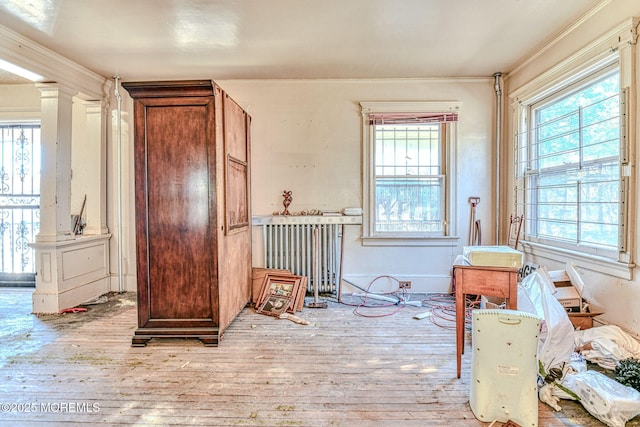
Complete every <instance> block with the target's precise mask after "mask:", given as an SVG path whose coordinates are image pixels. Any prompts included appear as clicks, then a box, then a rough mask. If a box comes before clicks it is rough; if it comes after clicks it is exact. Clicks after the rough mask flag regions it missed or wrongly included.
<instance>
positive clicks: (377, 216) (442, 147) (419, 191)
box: [361, 103, 459, 241]
mask: <svg viewBox="0 0 640 427" xmlns="http://www.w3.org/2000/svg"><path fill="white" fill-rule="evenodd" d="M444 104H446V105H444ZM361 105H362V111H363V128H364V131H363V136H364V138H365V139H364V142H363V146H364V153H365V156H364V158H365V160H364V161H365V185H364V188H365V195H364V197H365V203H364V204H365V206H364V219H365V221H364V222H365V226H364V237H365V239H366V238H369V239H395V240H402V239H405V240H412V239H413V240H414V241H415V240H416V239H426V238H432V239H433V238H438V237H445V236H448V234H449V229H448V224H449V220H448V216H449V212H450V209H449V207H448V204H447V202H448V200H449V197H450V195H449V194H448V192H449V189H450V185H451V183H450V173H451V170H450V166H451V165H450V164H449V161H448V159H449V158H450V157H449V147H450V146H451V141H452V138H453V136H454V135H455V124H456V122H457V119H458V108H459V106H458V105H455V104H453V103H408V104H407V103H361Z"/></svg>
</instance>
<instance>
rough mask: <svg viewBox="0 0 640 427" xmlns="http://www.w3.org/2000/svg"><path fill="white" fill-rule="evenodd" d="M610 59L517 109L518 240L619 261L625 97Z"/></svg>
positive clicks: (623, 232) (622, 237)
mask: <svg viewBox="0 0 640 427" xmlns="http://www.w3.org/2000/svg"><path fill="white" fill-rule="evenodd" d="M620 82H621V73H620V66H619V62H618V60H617V57H615V56H612V57H610V58H608V59H607V60H604V61H600V62H599V63H597V64H596V65H593V66H591V67H589V68H585V69H583V70H580V72H579V73H575V74H574V75H573V76H572V77H568V78H566V79H564V80H563V81H561V82H559V83H558V84H556V85H555V87H554V88H553V90H547V91H546V93H544V95H541V96H539V97H538V98H537V99H532V100H530V101H529V102H526V103H524V104H523V105H521V108H520V133H519V134H518V138H517V145H516V169H515V172H516V187H517V188H516V190H517V191H516V204H517V206H516V210H517V211H519V213H521V214H523V215H524V218H525V227H524V240H525V241H526V242H529V243H531V244H534V245H536V244H539V245H542V247H547V248H556V249H557V250H558V249H559V250H563V251H565V252H566V251H569V252H566V253H574V254H582V255H583V256H585V255H586V256H597V257H599V258H604V259H610V260H612V261H614V262H618V261H622V260H623V259H624V256H621V254H624V252H625V250H626V248H625V242H626V237H625V236H626V223H625V222H626V221H625V218H626V203H627V194H626V192H627V177H626V176H625V172H624V170H625V169H624V163H625V161H626V151H625V126H624V124H625V116H624V115H625V109H626V106H625V95H624V94H625V92H624V91H623V90H621V84H620Z"/></svg>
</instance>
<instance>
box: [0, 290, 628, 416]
mask: <svg viewBox="0 0 640 427" xmlns="http://www.w3.org/2000/svg"><path fill="white" fill-rule="evenodd" d="M30 301H31V295H30V292H29V291H25V290H7V289H0V312H1V313H2V314H3V319H4V321H3V323H2V324H1V325H0V331H1V336H0V337H1V338H2V349H1V350H0V403H5V404H12V405H14V407H13V409H14V410H12V411H4V410H3V411H2V412H0V425H20V426H29V425H38V426H40V425H52V426H54V425H65V426H68V425H70V426H76V425H77V426H80V425H105V426H146V425H148V426H160V425H162V426H165V425H210V426H309V427H315V426H348V427H352V426H355V427H359V426H363V427H364V426H366V427H377V426H384V427H388V426H392V427H396V426H397V427H413V426H416V427H417V426H420V427H424V426H452V425H453V426H488V425H489V423H484V422H481V421H479V420H477V419H476V418H475V417H474V415H473V413H472V412H471V409H470V407H469V370H470V358H471V357H470V349H469V348H467V351H466V352H465V354H464V357H463V376H462V378H460V379H457V378H455V371H456V363H455V332H454V329H453V325H451V327H442V326H438V325H436V324H434V323H433V322H431V321H429V320H428V319H422V320H415V319H413V316H414V315H415V314H417V313H421V312H424V311H425V308H424V307H422V308H417V307H405V308H403V309H401V310H399V311H398V312H397V313H395V314H393V315H388V316H380V317H363V316H359V315H357V314H355V313H354V308H353V307H351V306H347V305H342V304H338V303H337V302H334V301H330V303H329V308H327V309H308V308H305V309H304V310H303V311H302V312H301V313H298V314H299V315H300V317H303V318H305V319H306V320H308V321H309V322H310V323H311V324H310V325H306V326H305V325H299V324H296V323H293V322H290V321H288V320H279V319H276V318H273V317H269V316H264V315H259V314H257V313H255V312H254V310H253V309H251V308H246V309H245V310H243V311H242V312H241V313H240V315H239V316H238V318H237V319H236V320H235V321H234V322H233V323H232V324H231V325H230V326H229V328H228V329H227V331H225V334H224V335H223V338H222V340H221V342H220V345H219V346H218V347H205V346H203V345H202V344H201V343H200V341H198V340H195V339H152V340H151V341H150V342H149V344H148V345H147V346H146V347H132V346H131V337H132V335H133V332H134V330H135V328H136V326H137V325H136V321H137V320H136V319H137V317H136V316H137V313H136V307H135V298H134V295H132V294H126V293H125V294H113V295H111V296H110V299H109V302H108V303H107V304H103V305H98V306H89V307H88V308H89V311H88V312H87V313H76V314H66V315H51V316H34V315H32V314H30V313H29V308H30ZM370 311H371V312H374V313H375V312H378V313H391V311H392V309H389V308H381V309H379V310H370ZM467 346H468V343H467ZM20 404H22V405H23V406H22V407H19V405H20ZM24 405H30V406H28V408H31V409H36V410H35V411H31V412H26V410H25V408H27V406H24ZM65 405H66V406H65ZM82 405H84V406H82ZM93 405H96V406H95V407H94V406H93ZM561 405H562V406H563V411H561V412H554V411H552V410H551V409H550V408H549V407H548V406H547V405H545V404H543V403H539V419H540V422H539V425H540V426H550V427H553V426H587V427H591V426H602V425H603V424H602V423H600V422H599V421H597V420H596V419H595V418H593V417H592V416H591V415H589V413H588V412H586V411H585V410H584V408H582V406H581V405H580V404H579V403H576V402H571V401H562V402H561ZM71 406H73V407H74V408H76V409H77V408H80V410H75V411H70V410H69V408H70V407H71ZM93 408H97V409H98V410H88V409H93ZM500 425H501V423H496V427H498V426H500ZM627 426H640V417H636V419H634V420H632V421H630V422H629V423H628V424H627Z"/></svg>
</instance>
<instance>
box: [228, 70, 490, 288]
mask: <svg viewBox="0 0 640 427" xmlns="http://www.w3.org/2000/svg"><path fill="white" fill-rule="evenodd" d="M218 83H219V84H220V86H222V88H223V89H224V90H225V91H226V92H227V93H228V94H229V95H230V96H231V97H232V98H234V99H235V100H236V101H237V102H238V103H239V104H240V105H241V106H242V107H243V108H245V109H246V110H247V111H248V112H249V113H250V114H251V116H252V147H251V150H252V155H251V159H252V171H251V173H252V176H251V179H252V186H251V194H252V201H251V202H252V209H253V212H252V213H253V215H269V214H272V213H273V212H276V211H281V210H282V209H283V207H282V196H281V193H282V191H283V190H285V189H287V190H291V191H293V203H292V204H291V206H290V207H289V210H290V211H301V210H304V209H342V208H344V207H362V197H363V196H362V165H361V163H362V149H361V130H362V124H361V114H360V109H359V102H360V101H460V102H462V112H461V114H460V121H459V124H458V139H457V147H456V152H457V157H456V159H455V161H456V163H457V171H458V174H457V200H456V202H457V203H456V204H457V213H456V215H455V218H456V224H455V229H456V230H457V232H456V234H455V235H457V236H460V240H459V246H458V247H455V248H446V247H371V246H367V247H363V246H362V245H361V242H360V235H361V229H360V227H359V226H354V225H349V226H347V227H346V229H347V230H346V231H345V245H346V246H345V259H344V277H345V278H346V279H347V280H349V281H351V282H353V283H355V284H357V285H359V286H361V287H367V286H368V285H369V283H370V281H371V280H372V279H373V278H375V277H376V276H378V275H391V276H394V277H397V278H398V279H401V280H405V279H406V280H411V281H412V291H414V292H442V291H447V290H449V286H450V275H449V271H450V268H451V263H452V261H453V259H454V258H455V256H456V255H457V254H458V253H460V252H461V250H462V248H461V247H462V245H463V244H466V242H467V240H468V237H467V236H468V234H467V233H468V222H469V213H470V210H469V204H468V201H467V200H468V197H469V196H479V197H480V198H481V202H480V205H479V206H478V213H477V218H478V219H480V220H481V222H482V232H483V235H484V236H485V239H486V240H485V242H486V243H487V244H491V243H492V242H490V241H489V239H490V236H492V234H493V228H492V225H493V220H492V207H493V201H492V200H491V197H492V194H493V184H492V180H491V170H492V159H493V151H492V150H493V143H492V140H493V136H492V135H493V127H494V126H493V120H494V110H495V108H494V105H495V94H494V90H493V79H492V78H490V77H487V78H486V79H485V78H482V79H467V80H430V79H423V80H421V79H418V80H403V79H401V80H259V81H257V80H224V81H218ZM253 241H254V245H253V253H254V262H253V264H254V266H262V265H263V263H262V256H263V252H262V236H261V230H260V229H259V227H254V239H253ZM376 285H378V282H377V283H376ZM374 289H376V290H380V289H381V288H380V287H376V288H374Z"/></svg>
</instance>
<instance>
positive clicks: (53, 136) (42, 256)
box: [31, 83, 110, 313]
mask: <svg viewBox="0 0 640 427" xmlns="http://www.w3.org/2000/svg"><path fill="white" fill-rule="evenodd" d="M37 87H38V89H39V90H40V93H41V147H42V153H41V179H40V201H41V202H40V232H39V233H38V235H36V242H35V243H33V244H31V246H32V247H33V248H34V252H35V262H36V290H35V292H34V293H33V312H34V313H57V312H60V311H61V310H63V309H65V308H69V307H74V306H76V305H78V304H81V303H83V302H85V301H88V300H90V299H92V298H95V297H97V296H99V295H101V294H104V293H106V292H108V276H109V247H108V242H109V237H110V235H109V234H99V235H96V236H75V235H73V233H72V226H71V178H72V175H71V157H72V143H71V142H72V141H71V140H72V121H73V96H74V95H75V91H73V90H71V89H69V88H67V87H64V86H62V85H59V84H55V83H47V84H39V85H37ZM100 114H102V113H100ZM100 114H99V115H100ZM103 121H104V120H103V118H102V117H100V118H96V117H93V116H92V117H87V123H88V124H87V128H88V129H89V131H90V133H89V132H88V133H86V134H90V135H91V136H90V137H89V139H90V140H91V141H93V142H94V140H95V137H96V136H97V138H98V140H99V141H102V139H103V138H104V137H103V136H101V135H100V133H101V131H99V130H98V131H96V127H98V128H101V127H102V126H103V125H102V124H101V123H102V122H103ZM96 134H97V135H96ZM94 143H95V142H94ZM101 144H103V142H98V145H99V146H100V145H101ZM86 157H88V158H92V154H87V155H86ZM95 157H97V158H98V159H97V160H95V161H96V164H99V163H100V162H102V161H104V156H101V155H99V154H97V153H96V155H95ZM92 166H94V165H92ZM89 169H91V168H89ZM97 169H98V171H93V172H92V173H93V174H94V175H92V176H93V177H94V178H93V179H96V180H97V181H98V182H92V183H91V185H90V187H91V190H92V191H93V190H94V188H95V187H100V188H99V189H97V190H96V194H99V195H100V199H102V198H103V196H102V195H103V194H104V192H105V191H106V189H105V182H103V181H101V179H100V178H98V177H99V176H100V173H101V172H100V168H97ZM102 170H104V169H102ZM101 203H102V206H100V204H101ZM104 204H105V203H104V202H97V206H98V208H97V209H98V212H100V209H103V206H104ZM94 210H95V208H94ZM100 215H101V214H98V215H96V217H97V219H96V217H92V220H95V221H97V223H98V224H99V226H98V229H101V225H102V221H103V219H104V217H105V216H106V215H105V214H102V217H100ZM94 223H95V222H94ZM105 223H106V220H105Z"/></svg>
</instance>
